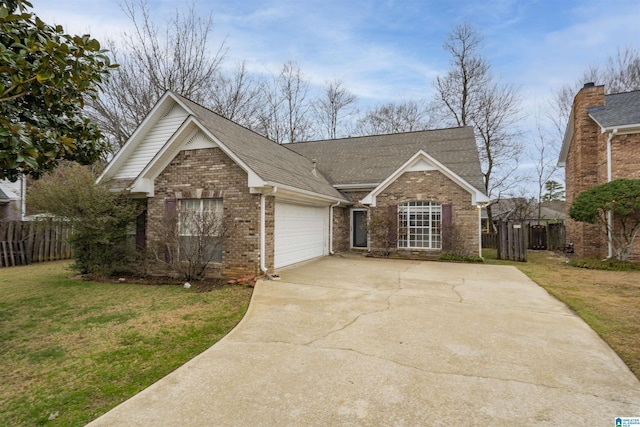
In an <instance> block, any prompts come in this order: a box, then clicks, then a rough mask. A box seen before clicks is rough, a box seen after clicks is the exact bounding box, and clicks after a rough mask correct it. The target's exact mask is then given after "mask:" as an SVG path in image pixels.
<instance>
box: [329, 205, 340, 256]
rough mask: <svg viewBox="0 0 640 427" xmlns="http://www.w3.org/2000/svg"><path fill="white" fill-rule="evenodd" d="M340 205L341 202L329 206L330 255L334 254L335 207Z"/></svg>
mask: <svg viewBox="0 0 640 427" xmlns="http://www.w3.org/2000/svg"><path fill="white" fill-rule="evenodd" d="M338 206H340V202H337V203H336V204H335V205H331V207H330V208H329V255H333V254H334V252H333V208H337V207H338Z"/></svg>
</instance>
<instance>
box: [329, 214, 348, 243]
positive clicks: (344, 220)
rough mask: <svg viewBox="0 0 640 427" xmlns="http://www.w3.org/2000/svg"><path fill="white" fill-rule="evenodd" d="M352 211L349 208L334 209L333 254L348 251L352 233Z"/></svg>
mask: <svg viewBox="0 0 640 427" xmlns="http://www.w3.org/2000/svg"><path fill="white" fill-rule="evenodd" d="M350 215H351V209H350V208H348V207H335V208H333V247H332V248H331V250H332V251H333V252H343V251H348V250H349V246H350V241H349V233H350V232H351V231H350V230H351V226H350V225H351V218H350Z"/></svg>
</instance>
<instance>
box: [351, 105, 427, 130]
mask: <svg viewBox="0 0 640 427" xmlns="http://www.w3.org/2000/svg"><path fill="white" fill-rule="evenodd" d="M428 127H429V115H428V113H427V108H426V106H425V104H424V102H422V101H411V100H409V101H403V102H399V103H394V102H389V103H386V104H382V105H379V106H377V107H375V108H373V109H371V110H369V111H367V112H366V113H365V115H364V116H363V117H361V118H360V119H358V122H357V124H356V129H355V132H356V133H357V134H359V135H382V134H391V133H400V132H414V131H419V130H424V129H427V128H428Z"/></svg>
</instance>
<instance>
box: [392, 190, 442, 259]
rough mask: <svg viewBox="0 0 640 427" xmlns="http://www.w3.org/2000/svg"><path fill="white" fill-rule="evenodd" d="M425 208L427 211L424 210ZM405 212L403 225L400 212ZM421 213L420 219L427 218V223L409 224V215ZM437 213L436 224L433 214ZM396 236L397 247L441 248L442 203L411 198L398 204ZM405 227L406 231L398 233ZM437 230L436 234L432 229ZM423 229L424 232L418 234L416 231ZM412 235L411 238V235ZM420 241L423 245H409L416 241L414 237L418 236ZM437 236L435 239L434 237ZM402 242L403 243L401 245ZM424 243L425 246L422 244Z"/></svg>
mask: <svg viewBox="0 0 640 427" xmlns="http://www.w3.org/2000/svg"><path fill="white" fill-rule="evenodd" d="M418 204H420V205H418ZM425 209H427V211H426V212H425ZM403 212H406V215H407V220H406V222H407V225H406V227H403V224H402V217H401V214H402V213H403ZM412 214H414V215H418V214H419V215H421V219H422V220H423V221H424V219H425V218H427V219H428V224H427V225H425V224H424V223H423V225H422V226H417V225H415V226H411V225H410V221H411V218H410V215H412ZM436 214H438V215H439V218H440V219H439V221H437V222H438V225H437V226H435V225H434V222H435V221H434V215H436ZM397 216H398V238H397V241H398V243H397V246H398V249H412V250H415V249H417V250H441V249H442V204H441V203H437V202H431V201H422V200H412V201H408V202H404V203H400V204H398V212H397ZM403 228H406V233H404V234H402V233H400V230H401V229H403ZM436 229H437V230H439V232H438V234H437V235H436V233H434V230H436ZM418 230H425V231H426V233H423V234H421V235H420V234H418V233H416V231H418ZM412 236H413V237H414V238H413V239H412V238H411V237H412ZM420 236H422V238H421V239H420V242H422V243H423V246H411V242H412V240H413V241H416V240H417V238H416V237H420ZM436 238H437V241H435V239H436ZM403 244H404V245H403ZM424 244H426V246H424Z"/></svg>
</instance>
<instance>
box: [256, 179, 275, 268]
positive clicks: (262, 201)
mask: <svg viewBox="0 0 640 427" xmlns="http://www.w3.org/2000/svg"><path fill="white" fill-rule="evenodd" d="M276 191H278V187H272V188H271V191H270V192H268V193H267V194H265V193H262V194H261V195H260V270H261V271H262V272H263V273H264V274H267V271H269V269H268V268H267V267H266V266H265V250H266V246H267V245H266V238H265V224H266V220H265V215H266V207H265V203H266V202H265V197H266V196H271V195H273V194H275V193H276Z"/></svg>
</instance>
